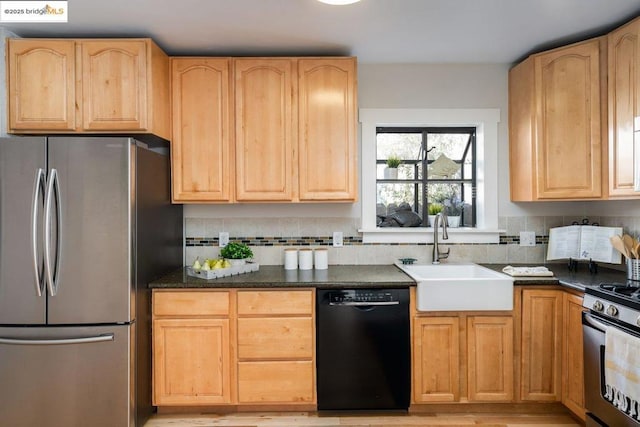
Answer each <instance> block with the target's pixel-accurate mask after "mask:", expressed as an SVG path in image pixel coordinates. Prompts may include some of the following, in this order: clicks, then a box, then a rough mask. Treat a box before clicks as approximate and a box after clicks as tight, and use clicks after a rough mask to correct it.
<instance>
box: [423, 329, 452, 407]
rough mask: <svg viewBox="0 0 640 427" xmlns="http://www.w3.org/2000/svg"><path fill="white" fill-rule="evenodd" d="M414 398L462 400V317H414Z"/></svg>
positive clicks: (442, 400) (443, 400)
mask: <svg viewBox="0 0 640 427" xmlns="http://www.w3.org/2000/svg"><path fill="white" fill-rule="evenodd" d="M412 372H413V400H414V402H416V403H428V402H457V401H458V400H459V399H460V319H459V318H458V317H457V316H451V317H439V316H435V317H415V318H414V321H413V369H412Z"/></svg>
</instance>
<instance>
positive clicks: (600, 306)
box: [593, 301, 604, 312]
mask: <svg viewBox="0 0 640 427" xmlns="http://www.w3.org/2000/svg"><path fill="white" fill-rule="evenodd" d="M593 309H594V310H595V311H600V312H601V311H603V310H604V304H602V303H601V302H600V301H596V302H594V303H593Z"/></svg>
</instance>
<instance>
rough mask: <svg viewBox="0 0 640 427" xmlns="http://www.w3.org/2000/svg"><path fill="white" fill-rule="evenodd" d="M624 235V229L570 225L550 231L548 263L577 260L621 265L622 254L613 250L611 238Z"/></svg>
mask: <svg viewBox="0 0 640 427" xmlns="http://www.w3.org/2000/svg"><path fill="white" fill-rule="evenodd" d="M616 234H617V235H622V227H598V226H593V225H569V226H567V227H556V228H551V229H550V230H549V245H548V246H549V247H548V250H547V261H551V260H554V259H568V258H572V259H577V260H593V261H599V262H608V263H611V264H620V262H621V261H622V258H621V255H620V252H618V251H617V250H615V249H613V246H611V242H610V241H609V237H611V236H614V235H616Z"/></svg>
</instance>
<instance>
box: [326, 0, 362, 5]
mask: <svg viewBox="0 0 640 427" xmlns="http://www.w3.org/2000/svg"><path fill="white" fill-rule="evenodd" d="M318 1H321V2H322V3H326V4H333V5H338V6H342V5H345V4H352V3H357V2H359V1H360V0H318Z"/></svg>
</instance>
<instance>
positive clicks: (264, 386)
mask: <svg viewBox="0 0 640 427" xmlns="http://www.w3.org/2000/svg"><path fill="white" fill-rule="evenodd" d="M314 377H315V365H314V363H313V361H311V360H296V361H282V360H278V361H260V362H240V363H238V402H239V403H251V404H259V403H270V404H276V403H313V402H314V397H315V387H316V386H315V382H314Z"/></svg>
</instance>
